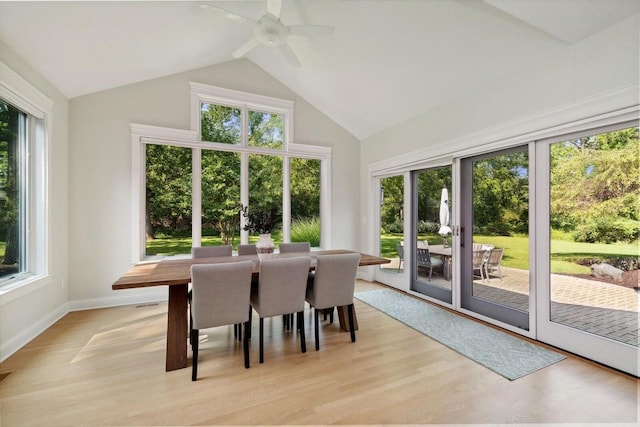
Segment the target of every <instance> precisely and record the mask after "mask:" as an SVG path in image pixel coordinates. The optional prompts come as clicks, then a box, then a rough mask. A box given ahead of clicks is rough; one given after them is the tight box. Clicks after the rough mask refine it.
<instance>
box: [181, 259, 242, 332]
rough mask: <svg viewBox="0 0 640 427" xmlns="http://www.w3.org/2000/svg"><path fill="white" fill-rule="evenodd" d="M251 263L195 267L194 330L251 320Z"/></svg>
mask: <svg viewBox="0 0 640 427" xmlns="http://www.w3.org/2000/svg"><path fill="white" fill-rule="evenodd" d="M252 271H253V263H252V262H251V261H242V262H233V263H228V264H196V265H192V266H191V284H192V292H193V294H192V299H191V315H192V317H193V326H192V328H193V329H205V328H212V327H214V326H222V325H232V324H236V323H243V322H247V321H248V320H249V307H250V300H249V297H250V294H251V274H252Z"/></svg>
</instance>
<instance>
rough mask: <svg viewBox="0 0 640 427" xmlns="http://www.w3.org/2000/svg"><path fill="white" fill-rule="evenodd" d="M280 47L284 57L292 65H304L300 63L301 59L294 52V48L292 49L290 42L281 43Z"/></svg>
mask: <svg viewBox="0 0 640 427" xmlns="http://www.w3.org/2000/svg"><path fill="white" fill-rule="evenodd" d="M279 49H280V53H282V56H284V59H286V60H287V62H289V64H291V66H292V67H296V68H298V67H299V66H300V65H302V64H300V60H298V57H297V56H296V54H295V53H293V50H291V48H290V47H289V45H288V44H286V43H285V44H283V45H281V46H280V47H279Z"/></svg>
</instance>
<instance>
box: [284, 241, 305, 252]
mask: <svg viewBox="0 0 640 427" xmlns="http://www.w3.org/2000/svg"><path fill="white" fill-rule="evenodd" d="M279 250H280V253H281V254H284V253H288V252H310V251H311V245H310V244H309V242H295V243H280V246H279Z"/></svg>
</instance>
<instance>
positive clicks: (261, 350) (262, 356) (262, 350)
mask: <svg viewBox="0 0 640 427" xmlns="http://www.w3.org/2000/svg"><path fill="white" fill-rule="evenodd" d="M260 363H264V319H263V318H262V317H261V318H260Z"/></svg>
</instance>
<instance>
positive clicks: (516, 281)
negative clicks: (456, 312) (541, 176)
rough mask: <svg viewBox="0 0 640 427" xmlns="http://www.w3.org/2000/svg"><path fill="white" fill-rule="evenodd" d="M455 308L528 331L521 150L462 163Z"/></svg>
mask: <svg viewBox="0 0 640 427" xmlns="http://www.w3.org/2000/svg"><path fill="white" fill-rule="evenodd" d="M461 168H462V173H461V183H462V200H461V203H462V206H461V212H462V222H461V224H462V230H463V232H462V239H461V243H460V244H461V251H460V253H461V257H462V268H461V271H462V285H461V286H462V292H461V305H462V307H463V308H466V309H469V310H471V311H474V312H476V313H479V314H482V315H485V316H488V317H491V318H493V319H496V320H499V321H501V322H505V323H508V324H511V325H514V326H517V327H518V328H521V329H525V330H529V237H528V232H529V156H528V148H527V147H519V148H515V149H509V150H504V151H500V152H496V153H491V154H488V155H482V156H477V157H473V158H467V159H463V160H462V162H461Z"/></svg>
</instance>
